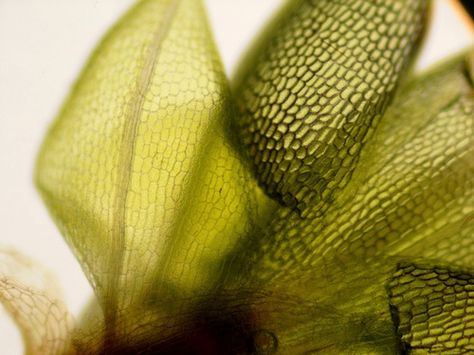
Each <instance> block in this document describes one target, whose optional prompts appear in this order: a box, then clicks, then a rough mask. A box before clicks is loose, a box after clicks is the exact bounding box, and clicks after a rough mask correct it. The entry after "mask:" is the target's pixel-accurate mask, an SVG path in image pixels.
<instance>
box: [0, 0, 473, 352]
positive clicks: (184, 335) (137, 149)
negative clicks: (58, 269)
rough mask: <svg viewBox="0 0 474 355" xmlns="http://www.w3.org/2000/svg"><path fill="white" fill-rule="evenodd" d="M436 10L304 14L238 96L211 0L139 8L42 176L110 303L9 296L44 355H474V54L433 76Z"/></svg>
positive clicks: (240, 82)
mask: <svg viewBox="0 0 474 355" xmlns="http://www.w3.org/2000/svg"><path fill="white" fill-rule="evenodd" d="M429 7H430V5H429V1H427V0H391V1H386V0H373V1H367V0H347V1H334V0H292V1H288V2H287V3H286V4H285V5H284V6H283V8H282V9H281V10H280V11H279V13H278V14H276V16H275V17H274V19H273V20H272V21H271V22H270V23H269V24H268V26H267V27H266V29H265V30H264V31H263V32H262V34H261V35H259V37H258V38H257V39H256V41H255V42H254V44H253V46H252V47H251V48H250V50H249V51H248V53H247V54H246V55H245V56H244V58H243V60H242V63H241V65H240V66H239V69H238V70H237V74H236V76H235V78H233V79H232V80H231V83H230V84H229V82H228V80H227V78H226V76H225V74H224V72H223V69H222V65H221V62H220V59H219V56H218V53H217V51H216V48H215V45H214V42H213V39H212V35H211V33H210V30H209V26H208V24H207V20H206V14H205V9H204V7H203V5H202V3H201V1H200V0H142V1H137V3H136V4H135V5H134V6H133V7H132V8H131V9H130V11H128V13H127V14H125V16H123V17H122V18H121V19H120V20H119V21H118V22H117V24H116V25H115V26H114V27H113V28H112V29H111V30H110V31H109V32H108V33H107V35H106V36H105V37H104V39H103V40H102V41H101V43H100V44H99V45H98V47H97V49H96V50H95V52H94V53H93V55H92V56H91V58H90V59H89V62H88V63H87V65H86V67H85V69H84V70H83V72H82V74H81V75H80V78H79V79H78V81H77V82H76V84H75V86H74V88H73V90H72V91H71V93H70V95H69V97H68V98H67V100H66V101H65V103H64V105H63V107H62V109H61V111H60V113H59V115H58V117H57V118H56V120H55V121H54V123H53V124H52V126H51V127H50V129H49V132H48V133H47V136H46V138H45V140H44V143H43V145H42V148H41V151H40V153H39V156H38V160H37V165H36V173H35V181H36V185H37V187H38V189H39V191H40V193H41V196H42V198H43V200H44V202H45V204H46V206H47V207H48V209H49V211H50V213H51V216H52V218H53V219H54V221H55V222H56V224H57V225H58V227H59V229H60V230H61V232H62V234H63V235H64V238H65V239H66V241H67V242H68V244H69V245H70V247H71V248H72V250H73V252H74V253H75V255H76V257H77V258H78V260H79V261H80V263H81V265H82V268H83V270H84V272H85V274H86V275H87V277H88V279H89V281H90V283H91V284H92V285H93V287H94V290H95V298H94V300H93V301H92V302H91V305H90V306H89V307H88V309H86V310H85V312H84V314H83V316H82V319H79V320H78V321H77V322H75V323H74V322H72V320H71V317H70V316H69V315H68V313H67V311H66V310H65V308H64V307H63V306H62V305H61V303H60V302H59V301H58V300H55V299H54V298H52V297H51V296H50V295H49V294H48V291H47V286H45V285H46V284H47V278H46V277H42V276H40V277H39V278H38V279H37V280H39V282H37V283H36V285H33V286H32V285H27V283H25V282H23V281H22V280H20V279H15V278H12V277H3V278H1V279H0V301H2V302H3V303H4V305H5V306H6V308H7V309H8V310H9V311H10V312H11V314H12V315H13V318H14V319H15V320H16V322H17V323H18V325H19V327H20V328H21V330H22V332H23V336H24V339H25V345H26V348H27V351H28V352H29V353H31V354H203V355H204V354H211V355H212V354H310V353H311V354H312V353H323V354H373V353H374V354H392V353H393V354H397V353H413V354H425V353H456V354H458V353H459V354H460V353H466V352H469V351H474V223H473V220H474V218H473V216H474V178H473V176H474V175H473V173H474V84H473V83H474V50H473V49H472V48H469V49H466V50H465V51H464V52H462V53H460V54H458V55H457V56H455V57H453V58H450V59H448V60H446V61H444V62H443V63H441V64H439V65H437V66H435V67H434V68H432V69H430V70H428V71H427V72H425V73H422V74H420V75H418V74H416V75H415V74H414V73H413V71H412V67H413V63H414V62H415V60H416V55H417V52H418V48H419V47H420V43H421V41H422V39H423V35H424V32H425V27H426V22H427V18H428V15H429ZM5 257H7V256H5ZM8 257H10V259H11V265H17V266H14V267H12V269H15V272H16V271H18V270H19V269H22V268H24V269H28V267H27V266H25V265H23V264H21V263H20V262H19V259H18V257H15V256H14V255H9V256H8ZM15 272H12V275H14V274H15Z"/></svg>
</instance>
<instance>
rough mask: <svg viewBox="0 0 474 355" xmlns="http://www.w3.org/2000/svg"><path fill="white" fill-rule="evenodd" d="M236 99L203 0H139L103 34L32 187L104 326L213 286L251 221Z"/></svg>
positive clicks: (146, 319) (131, 320)
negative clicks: (232, 122) (234, 123)
mask: <svg viewBox="0 0 474 355" xmlns="http://www.w3.org/2000/svg"><path fill="white" fill-rule="evenodd" d="M228 99H229V94H228V88H227V80H226V78H225V76H224V73H223V69H222V66H221V63H220V60H219V58H218V55H217V53H216V49H215V47H214V44H213V40H212V36H211V34H210V31H209V28H208V25H207V21H206V15H205V11H204V9H203V5H202V4H201V1H195V0H144V1H139V2H138V3H137V4H136V5H135V6H134V7H133V8H132V9H131V10H130V11H129V12H128V14H126V15H125V16H124V17H123V18H122V19H121V20H120V21H119V22H118V23H117V24H116V25H115V26H114V28H113V29H112V30H111V31H110V32H109V33H108V34H107V35H106V37H105V38H104V40H103V41H102V43H101V44H100V45H99V46H98V48H97V49H96V51H95V53H94V54H93V56H92V58H91V59H90V61H89V63H88V64H87V66H86V68H85V70H84V72H83V73H82V75H81V77H80V79H79V80H78V82H77V83H76V85H75V87H74V89H73V90H72V93H71V94H70V96H69V98H68V99H67V101H66V103H65V104H64V107H63V109H62V110H61V112H60V114H59V116H58V117H57V119H56V121H55V122H54V124H53V126H52V127H51V129H50V131H49V133H48V135H47V137H46V139H45V141H44V144H43V146H42V149H41V153H40V155H39V158H38V163H37V170H36V182H37V186H38V187H39V189H40V191H41V194H42V196H43V198H44V200H45V202H46V204H47V206H48V208H49V210H50V212H51V214H52V215H53V217H54V219H55V221H56V223H57V224H58V225H59V227H60V229H61V231H62V232H63V234H64V236H65V238H66V240H67V241H68V243H69V244H70V245H71V246H72V248H73V250H74V252H75V254H76V255H77V257H78V258H79V260H80V262H81V264H82V266H83V268H84V270H85V272H86V274H87V275H88V276H89V279H90V280H91V282H92V283H93V285H94V287H95V289H96V292H97V294H98V297H99V301H100V303H101V306H102V308H103V309H104V314H105V323H106V326H107V327H108V328H111V329H114V328H116V327H118V325H117V324H120V327H122V328H123V329H124V331H128V335H129V336H133V335H132V334H131V332H130V328H131V327H132V326H133V327H136V326H138V324H139V323H153V319H155V317H156V316H158V314H159V313H167V312H173V310H174V309H173V307H181V306H182V304H181V303H180V302H179V300H184V299H186V298H189V297H191V296H192V297H196V295H198V294H202V293H206V292H209V290H212V289H213V287H215V286H216V285H215V282H216V281H217V278H218V277H219V275H220V272H221V268H222V261H223V260H224V259H225V257H226V255H227V254H228V253H230V252H232V250H233V248H234V246H235V245H236V243H237V242H238V241H239V240H240V238H241V237H242V236H243V235H245V234H247V233H248V231H249V228H250V225H251V217H252V213H253V210H252V193H251V192H252V189H251V188H250V187H248V186H247V182H248V180H247V173H246V171H245V169H244V168H243V166H242V164H241V162H240V159H239V157H238V155H237V153H236V152H235V151H234V149H233V148H232V147H231V141H232V140H233V139H232V137H230V135H231V132H230V130H229V119H230V115H231V106H230V104H229V101H228ZM183 302H184V301H183ZM140 309H143V310H144V311H143V312H141V311H140ZM132 312H134V313H137V314H138V316H136V317H131V316H130V314H131V313H132ZM119 318H120V320H119ZM112 331H113V330H112ZM142 331H143V330H142ZM124 341H126V339H124Z"/></svg>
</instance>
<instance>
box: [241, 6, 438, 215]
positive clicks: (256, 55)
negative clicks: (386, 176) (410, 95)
mask: <svg viewBox="0 0 474 355" xmlns="http://www.w3.org/2000/svg"><path fill="white" fill-rule="evenodd" d="M428 4H429V1H426V0H416V1H413V0H395V1H389V2H387V1H365V0H350V1H332V0H295V1H291V2H290V3H289V4H288V5H287V6H286V7H284V9H283V11H282V13H281V14H280V16H279V17H278V18H277V19H276V20H274V21H273V22H272V24H271V25H270V26H269V28H267V29H266V31H265V33H264V35H263V36H262V37H261V38H260V40H259V41H257V42H256V44H255V45H254V47H253V48H252V50H251V51H250V54H249V55H248V58H245V60H244V61H243V63H242V66H241V68H240V69H239V71H238V74H237V78H236V80H235V83H234V86H235V90H234V91H235V96H236V99H237V106H238V108H239V112H240V116H238V117H237V119H238V125H239V126H240V130H241V136H242V140H243V141H244V142H245V144H246V146H247V148H248V150H249V153H250V157H251V160H252V162H253V166H254V170H255V173H256V177H257V179H258V180H259V182H260V184H261V185H262V186H263V187H264V189H265V190H266V192H267V193H268V194H269V195H270V196H272V197H275V198H277V199H278V200H279V201H280V202H282V203H283V204H284V205H287V206H289V207H292V208H294V209H297V210H298V211H299V213H300V214H301V215H302V216H308V215H313V216H314V215H321V214H323V213H324V212H325V210H326V208H327V207H328V206H329V205H330V202H331V200H332V199H333V198H334V194H336V193H337V192H338V191H339V190H341V189H342V188H343V187H344V186H345V185H346V184H347V181H348V180H349V178H350V175H351V173H352V171H353V169H354V167H355V165H356V163H357V158H358V155H359V153H360V151H361V149H362V147H363V145H364V143H365V142H366V140H367V139H368V137H369V136H370V133H371V132H372V131H373V129H374V127H375V126H376V124H377V122H378V119H379V118H380V116H381V115H382V114H383V113H384V111H385V109H386V107H387V104H388V103H389V102H390V101H391V98H392V96H393V93H394V91H395V89H396V87H397V85H398V83H399V81H400V76H401V75H402V74H403V73H404V72H405V69H406V68H407V66H408V64H409V63H410V62H411V59H412V58H413V55H414V53H416V49H417V47H418V44H419V42H420V40H421V35H422V33H423V27H424V23H425V19H426V17H427V8H428Z"/></svg>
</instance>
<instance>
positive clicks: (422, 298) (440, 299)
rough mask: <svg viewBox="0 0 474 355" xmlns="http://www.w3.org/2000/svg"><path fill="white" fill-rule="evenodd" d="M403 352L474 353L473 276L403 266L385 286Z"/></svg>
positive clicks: (428, 266) (463, 272) (436, 268)
mask: <svg viewBox="0 0 474 355" xmlns="http://www.w3.org/2000/svg"><path fill="white" fill-rule="evenodd" d="M388 290H389V295H390V303H391V306H392V314H393V319H394V321H395V323H396V326H397V332H398V335H399V336H400V343H401V345H402V348H403V349H404V350H405V351H406V352H409V353H410V354H428V353H429V354H466V353H471V352H473V351H474V338H473V335H474V307H473V304H474V276H473V275H472V273H470V272H466V271H461V270H455V269H450V268H445V267H436V266H431V265H429V264H411V263H402V264H400V265H399V267H398V270H397V271H396V273H395V274H394V275H393V278H392V279H391V281H390V283H389V285H388Z"/></svg>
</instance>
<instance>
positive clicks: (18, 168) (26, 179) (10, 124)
mask: <svg viewBox="0 0 474 355" xmlns="http://www.w3.org/2000/svg"><path fill="white" fill-rule="evenodd" d="M434 1H435V5H436V6H435V11H434V19H433V26H432V30H431V31H430V32H429V40H428V43H427V45H426V46H425V49H424V51H423V56H422V58H421V62H420V64H421V67H424V66H426V65H428V64H430V63H432V62H433V61H435V60H437V59H439V58H441V57H443V56H444V55H445V54H446V53H451V52H453V51H456V50H459V49H460V48H463V47H465V46H466V45H468V44H470V43H471V44H472V43H474V37H473V34H472V32H471V33H470V32H469V31H468V30H467V28H466V25H465V24H463V23H462V21H461V20H460V17H459V15H458V14H456V13H455V12H454V11H453V8H452V7H451V6H450V3H451V2H450V1H448V0H434ZM132 2H133V1H132V0H81V1H77V0H43V1H39V0H0V245H6V246H12V247H14V248H16V249H18V250H20V251H22V252H24V253H25V254H27V255H29V256H31V257H33V258H34V259H35V260H37V261H38V262H40V263H42V264H43V265H45V266H46V267H47V268H49V269H50V270H52V271H53V272H54V273H55V275H56V276H57V278H58V282H59V284H60V286H61V288H62V289H63V294H64V300H65V302H66V304H67V305H68V307H69V309H70V310H71V311H72V313H73V314H77V313H78V312H79V310H80V308H81V307H82V306H83V304H84V302H86V300H87V299H88V295H89V294H90V292H91V289H90V287H89V285H88V283H87V281H86V279H85V277H84V276H83V274H82V272H81V270H80V267H79V265H78V264H77V262H76V261H75V259H74V257H73V256H72V254H71V253H70V251H69V249H68V247H67V246H66V244H65V243H64V242H63V240H62V238H61V236H60V235H59V233H58V232H57V230H56V228H55V226H54V225H53V224H52V222H51V220H50V218H49V217H48V214H47V212H46V210H45V208H44V207H43V205H42V203H41V201H40V200H39V197H38V194H37V193H36V191H35V190H34V188H33V185H32V178H31V176H32V167H33V163H34V159H35V155H36V152H37V149H38V145H39V143H40V142H41V138H42V137H43V135H44V133H45V130H46V128H47V126H48V124H49V123H50V122H51V119H52V118H53V117H54V115H55V113H56V111H57V110H58V108H59V106H60V104H61V102H62V100H63V98H64V96H65V95H66V93H67V92H68V89H69V87H70V86H71V84H72V83H73V81H74V79H75V77H76V76H77V74H78V72H79V70H80V68H81V66H82V64H83V63H84V61H85V60H86V58H87V56H88V54H89V53H90V51H91V50H92V48H93V47H94V45H95V43H96V42H97V40H98V39H99V38H100V36H101V35H102V34H103V33H104V31H106V30H107V28H108V27H109V26H110V25H111V24H112V23H113V22H114V21H115V20H116V19H117V17H118V16H119V15H120V14H121V13H123V11H124V10H125V9H126V8H127V7H129V6H130V4H131V3H132ZM206 3H207V5H208V9H209V16H210V20H211V23H212V27H213V29H214V33H215V37H216V41H217V44H218V47H219V48H220V51H221V55H222V58H223V62H224V65H225V67H226V70H227V72H231V69H232V68H233V66H234V64H235V63H236V61H237V59H238V57H239V54H240V53H241V52H242V50H243V49H244V48H245V46H246V44H248V42H249V40H251V38H252V36H253V35H254V33H255V32H256V31H258V29H259V28H260V26H261V25H262V22H264V21H265V19H267V18H268V16H269V15H270V13H271V12H272V10H273V9H275V8H276V7H277V6H278V5H279V4H280V3H282V0H207V1H206ZM21 351H22V347H21V339H20V336H19V334H18V332H17V330H16V329H15V328H14V326H13V325H12V323H11V321H10V320H9V318H8V317H7V316H6V315H5V314H4V313H2V312H1V309H0V352H1V353H2V354H7V355H10V354H19V353H21Z"/></svg>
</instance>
